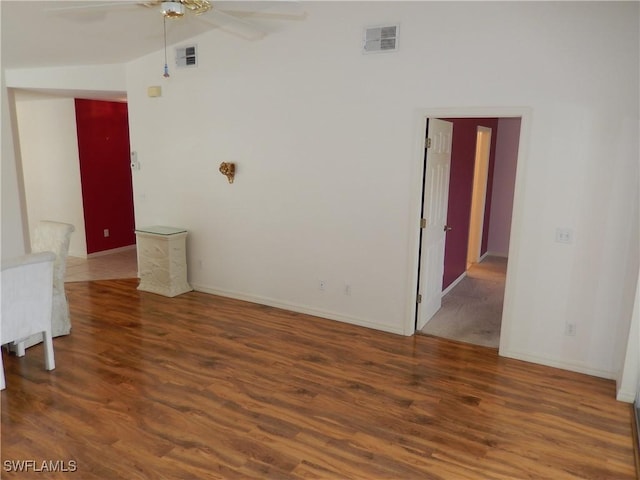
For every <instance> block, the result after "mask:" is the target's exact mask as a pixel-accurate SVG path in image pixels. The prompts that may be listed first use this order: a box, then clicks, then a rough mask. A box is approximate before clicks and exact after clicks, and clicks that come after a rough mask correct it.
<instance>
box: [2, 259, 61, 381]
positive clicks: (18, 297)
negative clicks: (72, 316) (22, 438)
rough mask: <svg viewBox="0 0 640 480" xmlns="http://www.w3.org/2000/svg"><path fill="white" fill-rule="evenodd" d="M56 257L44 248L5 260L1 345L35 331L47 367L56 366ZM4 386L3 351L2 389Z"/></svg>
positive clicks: (50, 368)
mask: <svg viewBox="0 0 640 480" xmlns="http://www.w3.org/2000/svg"><path fill="white" fill-rule="evenodd" d="M55 258H56V257H55V255H54V254H53V253H52V252H42V253H34V254H30V255H24V256H22V257H17V258H13V259H8V260H2V280H1V281H2V284H1V286H2V288H1V290H2V306H1V310H0V312H1V314H0V345H4V344H6V343H9V342H20V341H22V340H23V339H25V338H27V337H29V336H32V335H33V336H37V337H39V338H40V341H42V340H44V358H45V368H46V369H47V370H53V369H54V368H55V366H56V365H55V360H54V356H53V339H52V336H51V312H52V309H51V305H52V303H53V268H54V261H55ZM4 388H5V379H4V365H3V364H2V356H1V355H0V390H3V389H4Z"/></svg>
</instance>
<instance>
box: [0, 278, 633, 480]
mask: <svg viewBox="0 0 640 480" xmlns="http://www.w3.org/2000/svg"><path fill="white" fill-rule="evenodd" d="M136 285H137V280H108V281H97V282H77V283H71V284H67V286H66V288H67V292H68V297H69V302H70V307H71V315H72V322H73V331H72V334H71V335H70V336H68V337H60V338H57V339H55V340H54V345H55V355H56V364H57V368H56V369H55V370H54V371H52V372H46V371H45V370H44V362H43V355H42V346H40V345H39V346H36V347H33V348H31V349H29V350H28V351H27V355H26V356H25V357H23V358H17V357H15V356H7V355H6V353H3V356H4V357H3V358H4V362H5V372H6V380H7V389H6V390H5V391H3V392H2V394H1V400H2V432H1V436H2V453H1V457H2V462H3V463H2V470H3V471H2V478H47V479H49V478H78V479H83V480H84V479H120V478H122V479H209V478H221V479H235V478H253V479H288V478H312V479H367V480H375V479H406V480H410V479H446V480H449V479H451V480H464V479H483V480H485V479H510V480H511V479H553V480H560V479H611V480H614V479H615V480H624V479H632V478H635V468H634V451H633V444H632V431H631V414H632V409H631V406H630V405H627V404H624V403H619V402H617V401H616V400H615V385H614V383H613V382H611V381H607V380H603V379H598V378H594V377H589V376H586V375H580V374H576V373H571V372H566V371H562V370H557V369H552V368H547V367H543V366H538V365H533V364H529V363H525V362H519V361H515V360H511V359H505V358H500V357H498V355H497V353H496V351H495V350H493V349H490V348H485V347H478V346H473V345H469V344H463V343H456V342H452V341H448V340H444V339H437V338H434V337H429V336H422V335H416V336H413V337H401V336H396V335H392V334H387V333H382V332H378V331H373V330H368V329H365V328H361V327H356V326H351V325H346V324H341V323H338V322H332V321H328V320H323V319H320V318H315V317H310V316H307V315H301V314H296V313H292V312H287V311H283V310H278V309H275V308H270V307H264V306H260V305H256V304H251V303H246V302H241V301H237V300H231V299H226V298H221V297H216V296H212V295H207V294H203V293H197V292H191V293H187V294H184V295H181V296H179V297H175V298H165V297H161V296H158V295H154V294H151V293H145V292H139V291H137V290H136V288H135V287H136ZM23 460H32V461H33V462H34V464H35V467H36V468H30V469H29V471H28V472H16V471H15V470H16V469H17V467H18V466H19V465H20V463H19V462H20V461H23ZM42 462H49V464H47V468H49V470H56V469H57V470H61V469H67V470H71V469H73V470H77V471H75V472H73V473H72V472H52V471H49V472H46V474H43V473H42V472H38V471H36V470H38V469H40V470H41V468H42ZM55 462H59V463H57V464H56V463H55ZM52 464H53V466H51V465H52ZM22 465H25V464H22ZM69 467H72V468H69Z"/></svg>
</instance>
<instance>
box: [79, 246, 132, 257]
mask: <svg viewBox="0 0 640 480" xmlns="http://www.w3.org/2000/svg"><path fill="white" fill-rule="evenodd" d="M135 248H136V244H135V243H134V244H133V245H127V246H126V247H118V248H112V249H111V250H102V251H101V252H94V253H90V254H89V255H87V256H86V257H85V258H95V257H103V256H104V255H111V254H112V253H119V252H126V251H127V250H135Z"/></svg>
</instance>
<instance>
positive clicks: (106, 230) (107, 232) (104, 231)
mask: <svg viewBox="0 0 640 480" xmlns="http://www.w3.org/2000/svg"><path fill="white" fill-rule="evenodd" d="M102 233H103V234H104V237H105V238H107V237H108V236H109V229H108V228H105V229H104V230H103V232H102Z"/></svg>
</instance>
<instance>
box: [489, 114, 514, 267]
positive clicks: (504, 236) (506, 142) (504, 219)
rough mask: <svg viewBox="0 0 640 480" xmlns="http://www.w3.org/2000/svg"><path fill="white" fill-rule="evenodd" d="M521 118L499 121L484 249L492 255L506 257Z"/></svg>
mask: <svg viewBox="0 0 640 480" xmlns="http://www.w3.org/2000/svg"><path fill="white" fill-rule="evenodd" d="M520 123H521V121H520V119H519V118H500V119H499V120H498V136H497V138H496V156H495V163H494V169H493V188H492V190H491V217H490V221H489V238H488V242H487V250H488V252H489V253H490V254H491V255H500V256H505V257H506V256H507V255H508V254H509V237H510V234H511V212H512V210H513V192H514V189H515V182H516V168H517V164H518V145H519V144H520Z"/></svg>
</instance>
